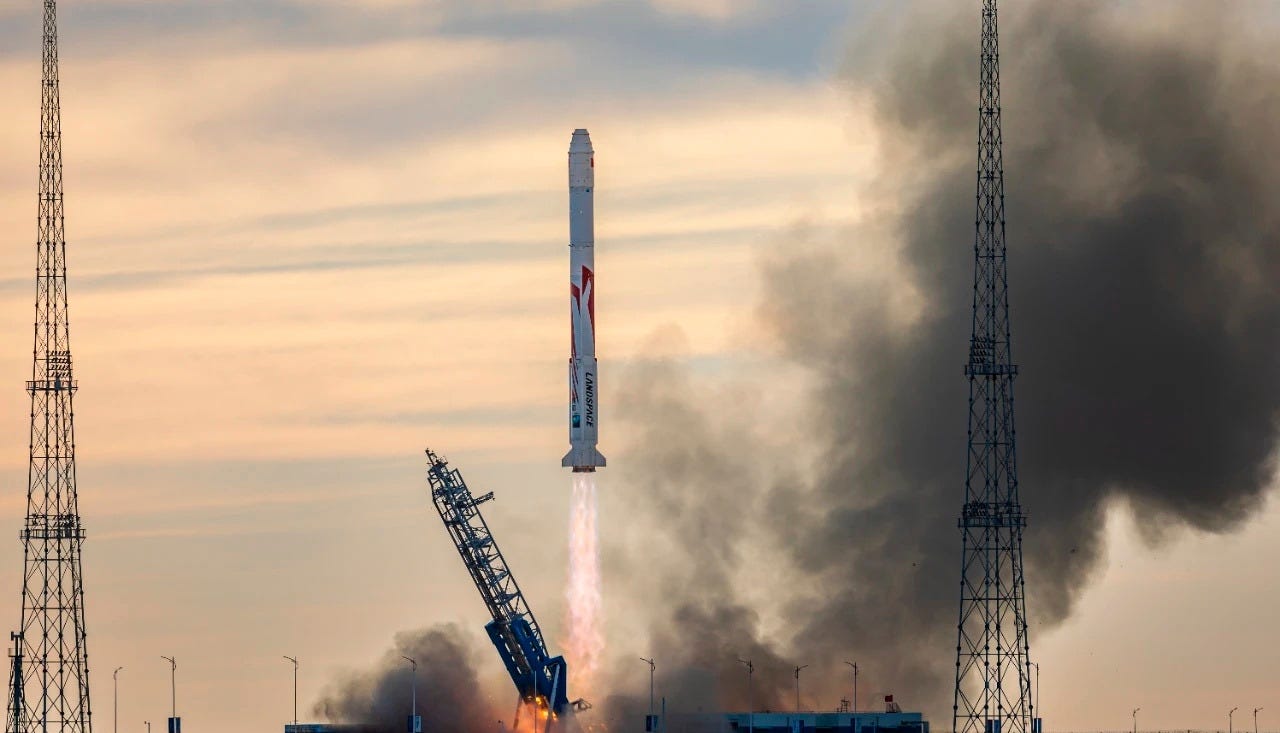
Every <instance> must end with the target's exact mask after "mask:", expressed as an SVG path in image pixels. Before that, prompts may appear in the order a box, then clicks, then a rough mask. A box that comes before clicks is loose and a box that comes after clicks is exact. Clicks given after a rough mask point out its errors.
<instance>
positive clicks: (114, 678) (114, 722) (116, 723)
mask: <svg viewBox="0 0 1280 733" xmlns="http://www.w3.org/2000/svg"><path fill="white" fill-rule="evenodd" d="M122 669H124V667H116V671H114V672H112V673H111V730H113V731H115V733H120V670H122ZM1253 717H1254V719H1255V720H1257V718H1258V716H1257V714H1256V713H1255V714H1254V716H1253ZM1255 727H1256V726H1255Z"/></svg>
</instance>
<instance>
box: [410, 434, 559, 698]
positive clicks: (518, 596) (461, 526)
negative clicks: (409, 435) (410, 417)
mask: <svg viewBox="0 0 1280 733" xmlns="http://www.w3.org/2000/svg"><path fill="white" fill-rule="evenodd" d="M426 453H427V461H428V468H427V480H428V482H429V483H430V486H431V501H432V503H434V504H435V507H436V511H437V512H439V513H440V519H441V520H442V521H443V522H444V527H445V529H446V530H447V531H448V532H449V537H450V538H451V539H452V540H453V544H454V547H456V548H457V550H458V554H459V555H460V556H461V557H462V563H463V565H465V566H466V568H467V572H468V573H470V574H471V581H472V582H473V583H475V586H476V590H478V591H480V597H481V599H482V600H483V601H484V604H485V607H486V608H488V609H489V615H490V616H491V617H492V619H493V620H492V621H490V622H489V623H488V624H487V625H486V626H485V631H487V632H488V634H489V638H490V640H491V641H493V644H494V646H495V647H497V649H498V654H499V656H501V658H502V662H503V664H504V665H505V666H506V668H507V672H508V673H509V674H510V675H511V681H512V682H513V683H514V684H515V686H516V689H517V690H518V691H519V693H520V696H521V697H522V698H523V699H525V700H528V701H530V702H538V701H539V699H541V700H544V701H546V704H547V706H548V707H549V708H550V709H551V710H552V711H553V712H555V713H557V714H559V713H560V712H562V711H563V710H564V708H565V706H566V705H568V695H567V693H566V691H565V686H566V673H567V669H566V666H565V661H564V657H552V656H551V655H550V654H549V653H548V652H547V644H546V640H545V637H544V636H543V634H542V629H541V628H540V627H539V626H538V620H537V619H536V618H534V616H533V612H532V611H530V610H529V604H528V603H526V602H525V599H524V594H523V593H522V592H521V591H520V585H519V584H518V583H516V579H515V576H513V575H512V574H511V569H510V568H509V567H508V566H507V561H506V558H504V557H503V556H502V551H501V550H499V549H498V544H497V542H495V541H494V539H493V534H492V533H491V532H490V531H489V525H488V523H487V522H485V520H484V516H483V515H482V514H481V513H480V505H481V504H483V503H485V502H486V501H489V500H490V499H492V498H493V493H492V492H490V493H487V494H484V495H483V496H480V497H479V498H477V497H475V496H473V495H472V494H471V490H470V489H469V488H467V484H466V482H465V481H464V480H463V479H462V474H461V473H459V472H458V471H457V470H456V469H452V468H450V467H449V462H448V461H447V460H445V459H444V458H443V457H442V456H440V455H438V454H436V453H434V452H432V451H431V450H428V451H427V452H426Z"/></svg>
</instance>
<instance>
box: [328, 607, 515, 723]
mask: <svg viewBox="0 0 1280 733" xmlns="http://www.w3.org/2000/svg"><path fill="white" fill-rule="evenodd" d="M469 639H470V637H469V636H468V635H467V634H466V633H465V632H464V631H463V630H462V629H461V628H459V627H457V626H454V625H444V626H437V627H434V628H431V629H428V630H426V631H414V632H404V633H401V634H398V635H397V636H396V639H395V646H394V647H393V648H392V649H391V650H389V651H388V652H387V653H386V654H385V655H384V656H383V658H382V660H381V661H379V662H378V664H377V665H376V666H375V667H374V668H373V669H371V670H369V671H366V672H362V673H356V672H353V673H350V674H348V675H346V676H344V677H342V678H340V679H339V680H337V681H336V682H335V683H333V684H332V685H330V687H329V689H328V690H327V691H326V692H325V693H324V695H323V696H322V697H321V699H320V701H319V702H318V703H316V706H315V714H316V715H318V716H320V717H321V718H322V719H324V720H329V721H332V722H336V723H359V724H366V725H368V726H369V730H370V731H371V733H403V731H404V730H405V724H406V721H407V720H408V716H409V711H410V710H411V708H412V687H411V682H412V678H411V677H410V670H409V665H408V663H407V662H405V660H403V659H401V655H403V656H407V657H410V658H412V659H416V660H417V661H418V714H419V715H421V716H422V729H423V730H428V731H433V732H439V733H475V732H476V731H491V730H497V728H498V720H499V719H501V718H502V717H503V716H501V715H498V714H496V713H495V712H494V709H493V706H492V705H490V701H489V700H487V699H485V698H484V697H483V696H482V694H481V689H480V685H479V681H478V680H477V678H476V672H475V666H474V657H475V650H474V649H473V648H472V646H471V644H470V643H469ZM506 722H507V724H508V725H510V723H511V721H510V720H508V721H506Z"/></svg>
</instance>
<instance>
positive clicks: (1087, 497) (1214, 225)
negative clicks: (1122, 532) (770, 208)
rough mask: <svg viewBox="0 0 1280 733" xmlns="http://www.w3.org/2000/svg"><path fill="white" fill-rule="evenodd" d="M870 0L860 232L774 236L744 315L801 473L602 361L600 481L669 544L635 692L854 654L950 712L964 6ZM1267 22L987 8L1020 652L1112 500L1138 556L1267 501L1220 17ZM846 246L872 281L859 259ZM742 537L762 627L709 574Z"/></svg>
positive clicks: (958, 497)
mask: <svg viewBox="0 0 1280 733" xmlns="http://www.w3.org/2000/svg"><path fill="white" fill-rule="evenodd" d="M895 5H898V6H901V5H909V7H908V8H907V9H906V10H904V11H903V12H905V13H907V16H908V17H909V18H910V22H902V23H900V24H898V25H896V26H894V27H896V28H897V30H895V31H892V32H891V31H888V30H886V27H877V28H876V29H875V32H874V33H868V34H866V35H865V37H864V38H862V39H861V40H860V42H859V44H858V51H857V52H856V53H855V54H854V55H855V57H856V58H855V60H854V61H851V63H850V65H849V71H848V73H847V75H846V80H847V82H848V84H849V85H850V87H851V88H852V89H853V94H852V98H853V99H855V100H856V102H857V103H858V104H866V103H869V104H872V105H874V110H875V119H876V122H877V127H878V136H879V140H880V142H881V145H882V150H883V161H882V164H883V170H882V171H880V173H881V175H880V178H879V181H880V184H879V188H878V191H877V192H878V193H879V194H881V195H883V196H884V197H885V201H887V202H889V203H890V204H891V205H888V206H884V207H883V211H884V212H885V216H886V217H889V218H882V219H881V221H878V222H875V223H874V224H868V225H867V226H866V227H860V228H857V229H856V230H854V231H846V232H843V233H842V234H841V235H840V236H838V237H830V238H828V237H826V236H825V235H822V234H814V235H812V236H802V237H799V238H798V239H799V240H800V241H788V242H786V243H785V245H777V244H775V246H773V247H772V248H771V249H772V250H773V251H774V252H777V253H778V254H777V255H776V256H772V257H771V258H770V259H769V260H768V261H767V263H766V266H765V271H764V283H765V289H766V293H765V296H764V300H763V302H762V304H761V306H762V307H761V313H762V315H763V320H764V322H765V325H766V326H767V330H768V332H770V333H772V334H774V335H775V336H776V343H777V345H778V347H779V348H780V352H781V355H782V356H783V359H784V361H787V362H791V363H793V364H795V365H797V366H798V367H800V368H802V369H803V370H805V371H806V372H807V373H808V375H809V377H810V378H811V379H812V380H813V384H814V385H815V387H814V389H813V392H812V393H811V394H809V395H808V396H807V397H806V398H805V400H804V409H803V410H801V412H802V413H803V415H804V420H803V421H802V422H801V427H800V428H799V430H798V431H793V434H792V435H791V438H792V439H793V440H794V444H795V445H797V446H806V447H808V448H809V449H811V450H812V451H813V452H815V453H816V454H817V456H818V457H819V460H817V461H815V463H814V466H807V465H799V464H803V461H796V460H795V455H797V453H796V452H795V451H787V450H780V449H778V448H777V447H776V446H775V445H772V444H770V442H769V441H768V439H767V438H764V437H762V436H761V435H760V433H761V432H762V431H763V430H764V429H765V428H768V427H770V426H756V425H753V426H752V427H751V428H747V427H744V426H745V425H752V421H751V416H750V415H749V414H731V415H729V416H724V415H718V414H704V412H702V411H700V409H699V408H698V407H697V406H698V405H703V404H706V403H707V401H708V400H707V398H706V396H705V395H702V396H697V395H694V394H693V393H692V392H693V391H692V390H691V389H689V388H687V386H685V385H682V382H681V380H682V378H683V377H682V376H681V375H680V374H679V373H678V370H675V371H673V370H672V369H670V368H668V367H665V366H663V365H661V364H658V365H649V366H645V367H642V368H638V369H636V370H634V371H633V372H632V373H631V374H629V375H627V376H628V378H629V380H631V381H628V383H627V384H626V388H625V389H626V393H627V395H628V397H627V401H626V402H625V403H624V405H623V409H624V411H625V417H627V418H628V419H629V420H630V421H632V422H634V423H636V424H638V425H640V426H641V427H642V436H641V437H642V440H641V443H640V446H639V449H638V451H637V454H636V457H635V459H634V460H633V461H632V467H633V468H634V469H636V470H640V469H643V468H645V467H652V473H651V474H650V473H646V474H644V475H643V476H635V477H632V479H631V480H632V481H634V485H633V487H630V488H629V489H628V490H631V489H632V488H633V489H634V490H635V491H640V492H644V495H645V500H646V505H647V506H649V507H650V508H651V510H652V511H653V513H654V517H655V523H656V526H657V527H658V529H657V530H656V531H657V532H658V533H659V536H660V537H662V538H664V539H670V540H671V541H672V546H674V547H677V548H678V549H679V551H678V552H677V553H674V557H673V556H672V553H671V552H670V551H669V550H668V551H667V552H666V553H665V554H664V555H663V556H662V557H663V558H664V559H662V561H661V563H660V567H659V569H656V570H653V571H652V572H653V575H654V577H655V578H656V580H655V582H656V583H657V584H658V585H659V586H660V589H659V590H660V592H659V593H657V594H656V595H655V596H654V597H653V598H652V599H651V600H652V607H654V608H656V609H670V613H666V612H665V611H663V612H661V613H662V615H661V616H659V617H658V618H657V619H655V621H654V624H653V625H654V631H653V639H654V641H653V643H654V647H655V653H661V654H664V655H667V656H666V661H667V671H668V675H670V676H669V677H668V678H667V681H666V683H665V685H664V687H665V688H666V689H668V690H676V689H678V690H681V691H682V693H681V694H688V695H689V696H693V695H694V694H695V693H696V694H701V695H703V702H701V703H699V704H705V705H708V706H709V705H713V704H721V705H742V704H743V702H744V701H743V700H742V695H743V693H744V692H745V685H744V684H743V683H742V682H741V681H740V680H741V678H742V670H741V669H740V668H739V665H737V664H736V662H734V661H733V659H734V657H735V656H737V655H738V654H746V653H752V652H751V651H749V648H751V647H754V648H755V649H754V653H755V654H756V655H758V656H757V659H756V660H755V661H756V663H757V675H756V680H757V683H758V685H757V690H761V692H760V694H762V695H764V696H767V697H772V698H775V699H776V698H778V697H779V696H781V695H782V694H785V692H786V690H787V685H788V684H789V683H790V679H789V672H790V667H789V665H790V664H791V663H792V659H795V660H802V662H803V663H810V664H814V665H815V666H821V667H822V668H824V669H825V670H826V671H825V672H823V673H820V674H819V675H815V682H814V684H822V682H823V680H825V681H826V684H828V685H832V686H831V687H829V688H828V689H827V690H826V691H825V692H824V694H825V697H823V701H824V702H827V701H833V700H834V699H837V696H838V695H840V694H842V691H843V690H847V686H842V687H839V688H836V687H834V684H835V683H837V682H839V683H840V684H841V685H847V683H845V682H844V681H843V678H842V677H840V676H838V670H839V669H840V668H841V667H842V664H841V662H842V660H843V659H848V658H851V657H856V658H857V659H858V660H859V661H860V662H861V663H862V666H863V668H864V669H865V670H866V671H867V677H866V679H867V686H866V687H864V690H866V691H867V692H868V693H870V692H871V691H887V692H894V691H897V692H899V693H900V696H901V697H905V698H907V702H908V704H909V705H913V706H914V705H923V706H924V707H925V708H926V710H927V712H930V713H931V714H932V715H933V716H934V717H935V719H936V720H937V722H938V724H943V723H942V721H943V720H946V719H949V714H950V707H951V698H950V690H951V687H950V681H951V677H952V674H953V669H954V667H953V662H954V656H953V655H954V649H955V623H956V621H955V614H956V611H957V604H958V593H957V592H956V591H957V589H958V587H959V567H960V560H959V547H960V536H959V532H958V530H957V529H956V517H957V516H958V512H959V509H960V503H961V501H962V490H963V479H964V460H965V444H964V441H965V421H966V417H967V409H966V399H967V386H966V381H965V377H964V375H963V370H962V367H963V363H964V360H965V355H966V353H967V340H968V337H969V330H970V327H969V318H970V307H971V303H972V269H973V246H972V242H973V228H974V184H975V181H974V170H975V149H974V147H975V144H976V142H975V137H976V127H977V110H976V95H977V92H976V84H977V54H978V51H977V47H978V46H977V44H978V29H979V25H978V24H979V19H978V4H977V3H976V2H973V3H958V4H957V3H937V2H917V3H911V4H904V3H897V4H895ZM957 6H959V7H957ZM1266 8H1267V4H1265V3H1233V4H1224V3H1201V2H1192V1H1191V0H1159V1H1158V2H1154V1H1153V2H1137V3H1111V4H1102V3H1084V2H1063V1H1062V0H1034V1H1031V0H1024V2H1019V3H1016V4H1009V6H1008V9H1007V10H1006V11H1005V12H1004V13H1003V14H1002V18H1001V20H1002V24H1001V33H1002V38H1001V41H1002V43H1001V53H1002V56H1001V62H1002V71H1003V82H1004V89H1003V91H1004V94H1003V99H1004V106H1003V109H1004V137H1005V162H1006V165H1005V168H1006V179H1007V193H1008V216H1009V228H1008V231H1009V277H1010V293H1011V307H1012V324H1013V352H1014V358H1015V361H1016V362H1017V363H1018V364H1019V365H1020V367H1021V373H1022V376H1021V377H1020V378H1019V381H1018V383H1017V385H1016V388H1015V393H1016V397H1017V408H1016V412H1017V427H1018V431H1017V434H1018V442H1019V446H1018V447H1019V459H1020V466H1019V474H1020V483H1021V493H1022V501H1023V505H1024V507H1025V508H1026V510H1027V511H1028V513H1029V517H1030V519H1029V529H1028V531H1027V533H1026V538H1025V542H1026V545H1025V551H1026V558H1027V563H1028V583H1029V589H1028V596H1029V611H1030V613H1031V620H1032V629H1031V633H1032V647H1031V648H1032V655H1033V658H1034V657H1035V650H1036V646H1035V640H1036V638H1037V637H1038V636H1040V635H1041V633H1042V632H1043V631H1044V630H1045V629H1046V628H1048V627H1050V626H1051V625H1053V624H1055V623H1057V622H1060V621H1061V620H1063V619H1064V618H1066V616H1067V615H1068V614H1069V613H1070V612H1071V609H1072V604H1073V602H1074V600H1075V599H1076V597H1077V596H1078V594H1079V593H1080V592H1081V590H1082V589H1083V588H1084V587H1085V585H1086V582H1087V580H1088V578H1089V574H1090V572H1091V571H1092V570H1094V569H1095V568H1096V566H1097V564H1098V560H1099V558H1100V556H1101V555H1102V553H1103V551H1104V548H1103V547H1102V544H1101V543H1102V539H1103V535H1102V530H1103V527H1104V515H1105V513H1106V511H1107V509H1108V508H1109V507H1112V506H1116V505H1119V506H1124V507H1127V508H1128V510H1129V511H1130V512H1131V513H1132V515H1133V516H1134V518H1135V521H1136V522H1137V524H1138V525H1139V527H1140V528H1141V529H1142V531H1143V532H1144V534H1145V535H1146V536H1147V537H1148V538H1149V539H1151V540H1152V541H1158V540H1160V539H1161V538H1164V537H1166V536H1169V535H1172V534H1176V533H1177V532H1178V531H1180V530H1182V529H1187V528H1190V529H1193V530H1201V531H1212V532H1222V531H1229V530H1231V529H1233V528H1235V527H1237V526H1239V525H1240V523H1241V522H1243V521H1244V520H1245V519H1247V518H1248V517H1249V516H1250V513H1251V512H1252V511H1253V510H1255V509H1256V508H1257V507H1259V505H1260V504H1261V502H1262V499H1263V498H1264V494H1265V493H1266V491H1267V489H1268V487H1269V486H1270V485H1271V480H1272V475H1273V463H1272V459H1273V454H1274V451H1275V447H1276V418H1277V410H1278V408H1280V288H1277V287H1276V285H1275V284H1276V283H1277V282H1280V227H1278V226H1277V224H1278V223H1280V222H1278V221H1277V214H1276V212H1277V211H1280V208H1278V207H1277V204H1278V203H1280V186H1278V185H1277V183H1278V182H1280V176H1278V174H1280V170H1277V166H1278V165H1280V150H1277V148H1278V147H1280V143H1277V142H1276V136H1275V131H1276V130H1280V97H1278V96H1277V94H1276V90H1277V89H1280V73H1278V71H1277V68H1276V66H1275V65H1274V64H1272V63H1271V62H1270V61H1269V59H1270V58H1272V56H1273V54H1271V53H1270V52H1269V49H1268V47H1267V41H1266V39H1267V38H1268V37H1269V36H1268V35H1267V34H1266V33H1260V34H1259V35H1258V37H1257V38H1254V37H1253V36H1251V35H1250V33H1251V31H1250V30H1249V29H1250V26H1251V25H1259V26H1263V27H1267V28H1270V27H1272V26H1273V25H1274V23H1275V22H1276V21H1275V19H1274V18H1269V19H1262V18H1260V17H1258V15H1259V14H1261V13H1264V12H1267V10H1266ZM1260 39H1261V40H1260ZM883 203H885V202H877V205H879V204H883ZM819 229H820V228H819ZM885 232H888V234H884V233H885ZM875 259H878V260H889V261H892V262H893V264H892V265H891V266H889V267H887V268H885V269H883V270H881V271H878V272H868V269H867V267H866V264H865V263H866V262H868V261H869V260H875ZM676 426H678V428H677V427H676ZM786 427H787V429H792V426H790V425H788V426H786ZM762 546H770V547H774V548H779V549H780V551H781V552H782V553H783V554H782V556H781V557H780V558H779V559H777V560H774V561H773V562H775V563H776V564H777V567H778V569H779V570H778V572H777V574H776V577H773V578H770V579H769V580H770V583H769V586H768V587H769V589H770V590H771V593H770V597H767V598H766V599H765V602H764V603H763V604H761V606H760V607H766V605H767V604H774V605H780V606H781V616H782V618H784V619H785V621H786V624H785V627H784V628H781V629H778V630H776V631H775V632H774V633H765V631H766V630H764V629H762V628H761V627H760V624H759V623H758V621H759V619H757V618H756V617H755V616H753V614H752V613H751V612H750V611H749V610H747V609H748V608H752V607H756V601H757V598H756V597H755V596H748V595H747V594H746V593H745V591H744V589H743V587H742V585H741V584H737V583H735V582H734V578H736V577H739V576H740V575H741V573H743V572H744V571H745V570H744V569H745V568H746V566H747V563H745V562H744V556H745V555H746V554H749V553H751V552H753V551H754V550H755V549H756V548H759V547H762ZM655 562H656V561H655ZM766 638H773V639H776V641H775V642H774V643H773V644H770V643H768V642H766V641H762V639H766ZM779 650H781V651H779ZM769 656H772V659H771V661H770V662H769V669H768V670H767V672H766V673H767V674H769V675H772V677H771V678H766V679H763V680H762V678H761V674H762V671H765V670H762V669H761V667H762V663H761V659H760V657H769ZM788 657H789V658H788ZM631 664H632V665H634V664H635V663H634V662H633V663H631ZM681 675H683V676H686V677H689V678H690V679H691V680H692V679H695V678H696V679H700V680H701V681H702V683H701V685H698V684H695V683H694V682H692V681H691V682H688V683H684V682H678V681H677V679H676V678H677V677H680V676H681ZM637 677H639V674H637V673H634V671H633V672H632V673H629V674H628V676H627V678H626V679H627V680H628V687H629V688H630V689H637V687H638V686H637V685H636V684H635V680H636V678H637ZM784 699H785V698H784ZM775 701H776V700H775ZM619 702H620V703H621V702H623V701H619ZM625 703H626V705H625V707H626V708H627V709H628V710H633V709H634V708H635V706H636V703H637V700H636V699H629V700H627V701H625ZM864 707H866V705H865V703H864Z"/></svg>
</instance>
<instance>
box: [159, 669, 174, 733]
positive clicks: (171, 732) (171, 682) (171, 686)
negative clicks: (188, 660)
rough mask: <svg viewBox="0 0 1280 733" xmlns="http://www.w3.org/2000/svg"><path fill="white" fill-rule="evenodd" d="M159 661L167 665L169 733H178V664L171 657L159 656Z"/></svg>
mask: <svg viewBox="0 0 1280 733" xmlns="http://www.w3.org/2000/svg"><path fill="white" fill-rule="evenodd" d="M160 658H161V659H163V660H165V661H166V662H168V663H169V695H170V704H171V705H172V708H171V710H172V712H171V713H170V715H169V733H178V730H177V725H178V724H177V723H176V722H175V721H177V719H178V662H177V661H176V660H175V659H174V658H173V657H165V656H161V657H160Z"/></svg>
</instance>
